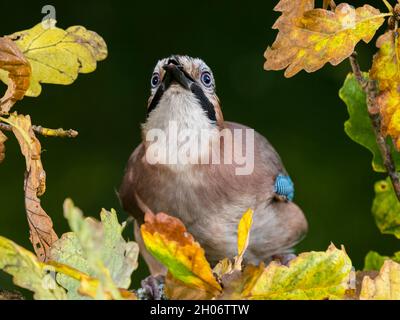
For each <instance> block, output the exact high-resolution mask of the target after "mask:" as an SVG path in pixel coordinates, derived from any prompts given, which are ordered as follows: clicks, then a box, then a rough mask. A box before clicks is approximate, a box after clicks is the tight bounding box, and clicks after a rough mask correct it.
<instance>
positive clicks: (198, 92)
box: [190, 82, 217, 122]
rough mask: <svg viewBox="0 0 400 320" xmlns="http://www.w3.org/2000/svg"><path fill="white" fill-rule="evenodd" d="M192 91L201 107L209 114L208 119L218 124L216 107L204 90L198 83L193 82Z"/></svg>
mask: <svg viewBox="0 0 400 320" xmlns="http://www.w3.org/2000/svg"><path fill="white" fill-rule="evenodd" d="M190 90H192V92H193V94H194V95H195V96H196V98H197V99H198V100H199V102H200V105H201V107H202V108H203V110H204V111H205V112H206V113H207V117H208V119H210V120H211V121H214V122H216V121H217V117H216V115H215V109H214V105H213V104H212V103H211V101H210V100H209V99H208V98H207V96H206V95H205V93H204V91H203V89H202V88H201V87H200V86H199V85H198V84H197V83H196V82H193V83H192V84H191V85H190Z"/></svg>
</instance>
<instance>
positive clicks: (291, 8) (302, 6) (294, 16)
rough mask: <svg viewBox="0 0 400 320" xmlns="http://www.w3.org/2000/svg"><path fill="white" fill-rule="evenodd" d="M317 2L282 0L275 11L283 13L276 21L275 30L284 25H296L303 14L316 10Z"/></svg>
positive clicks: (309, 0)
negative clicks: (315, 4)
mask: <svg viewBox="0 0 400 320" xmlns="http://www.w3.org/2000/svg"><path fill="white" fill-rule="evenodd" d="M314 3H315V0H296V1H295V0H280V1H279V3H278V4H277V5H276V6H275V8H274V11H278V12H282V15H281V16H280V17H279V18H278V19H277V20H276V22H275V23H274V25H273V26H272V28H273V29H279V28H281V27H282V26H284V25H291V24H296V23H297V22H298V20H299V19H300V18H301V17H302V16H303V13H304V12H306V11H309V10H311V9H314Z"/></svg>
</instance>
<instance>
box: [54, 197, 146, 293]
mask: <svg viewBox="0 0 400 320" xmlns="http://www.w3.org/2000/svg"><path fill="white" fill-rule="evenodd" d="M64 215H65V217H66V218H67V220H68V222H69V225H70V227H71V230H72V232H68V233H65V234H64V235H63V236H62V237H61V238H60V239H59V240H58V241H57V242H55V243H54V244H53V246H52V248H51V259H52V260H54V261H56V262H57V263H61V264H65V265H69V266H71V267H73V268H75V269H77V270H79V271H80V272H83V273H85V274H87V275H88V276H89V277H91V278H93V279H98V280H96V281H98V282H99V283H98V285H96V286H94V287H93V284H91V282H90V281H87V284H86V286H85V285H83V287H84V288H87V289H86V291H89V292H91V293H90V294H86V295H88V296H91V297H93V295H95V296H96V297H97V298H100V299H105V298H107V299H108V296H109V295H110V294H111V295H112V297H113V298H121V297H120V294H121V290H122V289H128V288H129V286H130V283H131V275H132V272H133V271H134V270H135V269H136V268H137V266H138V262H137V260H138V255H139V248H138V245H137V244H136V243H135V242H126V241H125V240H124V239H123V237H122V231H123V229H124V225H121V224H119V222H118V218H117V214H116V212H115V211H114V210H112V211H107V210H104V209H103V210H102V212H101V214H100V217H101V221H97V220H95V219H93V218H84V217H83V214H82V212H81V210H79V209H78V208H77V207H75V205H74V204H73V202H72V201H71V200H70V199H67V200H66V201H65V202H64ZM57 281H58V282H59V283H60V284H61V285H62V286H63V287H64V288H66V289H67V290H68V297H69V298H70V299H81V298H82V296H81V294H82V292H81V291H82V290H83V291H85V289H82V281H80V280H79V279H76V277H72V278H71V276H65V275H58V276H57ZM93 288H97V289H99V291H98V293H97V295H96V294H93V290H94V289H93ZM117 288H118V289H121V290H120V292H118V290H117ZM105 292H106V293H107V292H108V293H107V294H106V293H105Z"/></svg>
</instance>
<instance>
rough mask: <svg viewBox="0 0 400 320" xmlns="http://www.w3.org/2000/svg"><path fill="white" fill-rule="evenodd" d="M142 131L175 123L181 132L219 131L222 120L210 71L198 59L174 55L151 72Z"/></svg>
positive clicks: (158, 64) (163, 60)
mask: <svg viewBox="0 0 400 320" xmlns="http://www.w3.org/2000/svg"><path fill="white" fill-rule="evenodd" d="M150 85H151V95H150V98H149V101H148V106H147V120H146V122H145V123H144V125H143V129H144V131H147V130H149V129H153V128H160V129H163V128H165V127H166V125H167V122H168V121H176V122H177V123H178V126H179V127H180V128H181V129H184V128H190V129H208V128H212V127H214V128H222V127H223V116H222V112H221V108H220V105H219V99H218V97H217V95H216V91H215V80H214V76H213V73H212V71H211V69H210V68H209V67H208V66H207V65H206V64H205V62H204V61H203V60H201V59H198V58H191V57H188V56H178V55H173V56H170V57H168V58H165V59H162V60H160V61H159V62H158V63H157V65H156V66H155V68H154V71H153V74H152V77H151V81H150Z"/></svg>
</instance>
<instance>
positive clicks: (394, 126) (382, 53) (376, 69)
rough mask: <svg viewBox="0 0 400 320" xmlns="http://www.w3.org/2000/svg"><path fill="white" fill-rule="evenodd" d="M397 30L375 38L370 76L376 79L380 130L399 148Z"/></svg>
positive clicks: (399, 87) (399, 59)
mask: <svg viewBox="0 0 400 320" xmlns="http://www.w3.org/2000/svg"><path fill="white" fill-rule="evenodd" d="M399 32H400V29H397V30H389V31H387V32H386V33H385V34H383V35H382V36H380V37H379V38H378V40H377V43H376V45H377V47H378V48H379V52H378V53H377V54H376V55H375V56H374V60H373V64H372V68H371V70H370V78H371V79H374V80H377V81H378V85H379V95H378V97H377V99H376V101H377V103H378V105H379V111H380V114H381V117H382V132H383V134H384V135H389V136H391V137H392V138H393V140H394V142H395V144H396V147H397V149H398V150H400V42H399Z"/></svg>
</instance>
